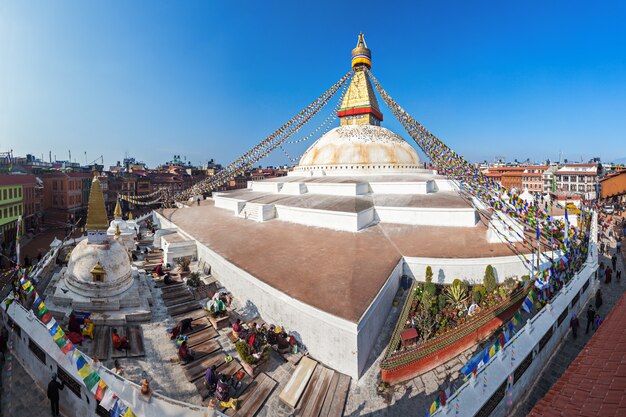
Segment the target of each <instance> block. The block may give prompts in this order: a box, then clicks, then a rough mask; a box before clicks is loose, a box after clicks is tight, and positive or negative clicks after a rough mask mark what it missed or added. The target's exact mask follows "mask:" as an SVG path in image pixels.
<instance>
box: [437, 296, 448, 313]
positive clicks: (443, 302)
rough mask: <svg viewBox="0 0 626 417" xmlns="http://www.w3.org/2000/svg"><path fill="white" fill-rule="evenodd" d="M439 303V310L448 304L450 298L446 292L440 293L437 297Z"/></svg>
mask: <svg viewBox="0 0 626 417" xmlns="http://www.w3.org/2000/svg"><path fill="white" fill-rule="evenodd" d="M437 304H438V305H439V311H443V310H445V309H446V307H447V306H448V300H447V299H446V296H445V295H444V294H439V296H438V297H437Z"/></svg>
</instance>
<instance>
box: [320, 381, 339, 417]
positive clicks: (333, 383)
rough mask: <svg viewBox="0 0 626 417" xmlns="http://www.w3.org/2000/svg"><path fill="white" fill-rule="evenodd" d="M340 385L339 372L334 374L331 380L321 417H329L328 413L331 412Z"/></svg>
mask: <svg viewBox="0 0 626 417" xmlns="http://www.w3.org/2000/svg"><path fill="white" fill-rule="evenodd" d="M338 383H339V372H335V373H333V377H332V379H331V380H330V385H329V386H328V394H327V395H326V398H325V399H324V405H322V410H321V411H320V415H319V417H328V413H329V412H330V407H331V405H332V403H333V399H334V398H335V394H336V391H337V384H338Z"/></svg>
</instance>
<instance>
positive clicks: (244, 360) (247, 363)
mask: <svg viewBox="0 0 626 417" xmlns="http://www.w3.org/2000/svg"><path fill="white" fill-rule="evenodd" d="M270 349H271V348H270V347H269V346H265V347H264V348H263V352H262V353H261V357H260V358H259V359H257V358H256V357H255V356H254V355H253V354H252V351H251V348H250V345H248V344H247V343H246V342H244V341H243V340H240V341H238V342H237V343H235V350H236V351H237V354H238V355H239V358H240V359H241V366H242V367H243V369H244V371H246V373H247V374H248V375H250V377H251V378H254V377H255V373H256V369H257V368H258V367H259V366H260V365H262V364H263V363H264V362H265V361H266V360H267V358H268V357H269V355H270Z"/></svg>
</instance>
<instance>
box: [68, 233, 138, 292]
mask: <svg viewBox="0 0 626 417" xmlns="http://www.w3.org/2000/svg"><path fill="white" fill-rule="evenodd" d="M65 274H66V275H65V278H66V280H65V282H66V283H67V286H68V287H69V288H70V289H71V290H72V291H74V292H76V293H77V294H80V295H82V296H85V297H91V298H106V297H113V296H116V295H119V294H121V293H123V292H124V291H126V290H127V289H128V288H130V287H131V286H132V285H133V277H132V272H131V263H130V259H129V257H128V252H127V251H126V248H125V247H124V245H123V244H121V243H120V242H119V241H117V240H114V239H107V240H105V241H103V242H102V243H90V242H88V241H87V240H83V241H81V242H80V243H79V244H78V245H76V247H75V248H74V249H73V250H72V254H71V255H70V260H69V263H68V265H67V271H66V272H65Z"/></svg>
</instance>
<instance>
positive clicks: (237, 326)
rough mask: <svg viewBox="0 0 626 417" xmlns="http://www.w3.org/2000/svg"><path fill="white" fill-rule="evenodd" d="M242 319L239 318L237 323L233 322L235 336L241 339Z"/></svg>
mask: <svg viewBox="0 0 626 417" xmlns="http://www.w3.org/2000/svg"><path fill="white" fill-rule="evenodd" d="M241 329H242V327H241V319H237V320H236V321H235V323H233V336H234V337H235V339H239V333H240V332H241Z"/></svg>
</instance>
